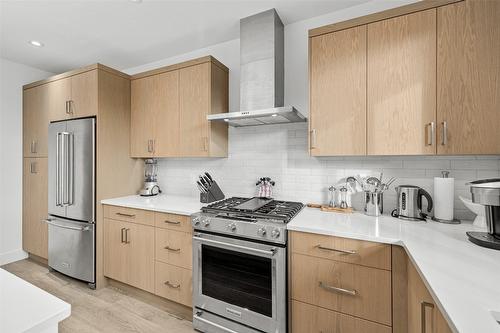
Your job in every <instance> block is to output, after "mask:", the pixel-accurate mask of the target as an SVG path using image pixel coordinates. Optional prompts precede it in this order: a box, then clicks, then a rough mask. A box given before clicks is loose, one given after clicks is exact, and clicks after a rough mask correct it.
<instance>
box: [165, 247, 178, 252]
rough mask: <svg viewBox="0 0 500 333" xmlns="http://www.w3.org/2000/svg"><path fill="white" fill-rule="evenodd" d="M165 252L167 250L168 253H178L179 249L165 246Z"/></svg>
mask: <svg viewBox="0 0 500 333" xmlns="http://www.w3.org/2000/svg"><path fill="white" fill-rule="evenodd" d="M164 249H165V250H169V251H172V252H179V251H180V250H181V249H174V248H171V247H170V246H168V245H167V246H165V247H164Z"/></svg>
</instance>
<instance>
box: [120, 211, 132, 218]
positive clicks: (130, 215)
mask: <svg viewBox="0 0 500 333" xmlns="http://www.w3.org/2000/svg"><path fill="white" fill-rule="evenodd" d="M115 214H116V215H119V216H125V217H130V218H133V217H135V214H125V213H120V212H118V213H115Z"/></svg>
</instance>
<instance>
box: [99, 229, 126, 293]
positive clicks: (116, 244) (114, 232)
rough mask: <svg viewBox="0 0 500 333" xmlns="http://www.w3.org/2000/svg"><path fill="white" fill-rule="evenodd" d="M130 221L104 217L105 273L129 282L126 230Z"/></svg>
mask: <svg viewBox="0 0 500 333" xmlns="http://www.w3.org/2000/svg"><path fill="white" fill-rule="evenodd" d="M129 224H130V223H126V222H120V221H115V220H110V219H104V275H105V276H107V277H110V278H112V279H115V280H118V281H121V282H124V283H128V276H127V271H128V269H129V267H128V257H129V248H130V247H129V246H128V244H127V243H125V231H126V229H127V226H128V225H129Z"/></svg>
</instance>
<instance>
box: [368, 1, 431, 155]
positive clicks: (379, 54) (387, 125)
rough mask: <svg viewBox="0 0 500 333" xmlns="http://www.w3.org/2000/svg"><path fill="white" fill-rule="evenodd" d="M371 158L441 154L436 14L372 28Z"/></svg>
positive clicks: (427, 12)
mask: <svg viewBox="0 0 500 333" xmlns="http://www.w3.org/2000/svg"><path fill="white" fill-rule="evenodd" d="M367 74H368V78H367V145H368V149H367V152H368V155H422V154H435V153H436V138H435V136H436V135H435V129H436V123H435V122H436V9H435V8H433V9H428V10H425V11H420V12H416V13H412V14H408V15H403V16H399V17H394V18H391V19H387V20H382V21H379V22H375V23H370V24H368V50H367Z"/></svg>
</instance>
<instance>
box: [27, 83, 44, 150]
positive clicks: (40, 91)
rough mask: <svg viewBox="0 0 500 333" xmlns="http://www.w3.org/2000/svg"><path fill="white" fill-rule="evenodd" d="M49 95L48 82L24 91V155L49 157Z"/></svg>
mask: <svg viewBox="0 0 500 333" xmlns="http://www.w3.org/2000/svg"><path fill="white" fill-rule="evenodd" d="M49 108H50V107H49V96H48V86H47V85H46V84H44V85H41V86H37V87H33V88H30V89H26V90H25V91H24V93H23V156H24V157H47V153H48V149H47V143H48V142H47V136H48V128H49Z"/></svg>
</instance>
